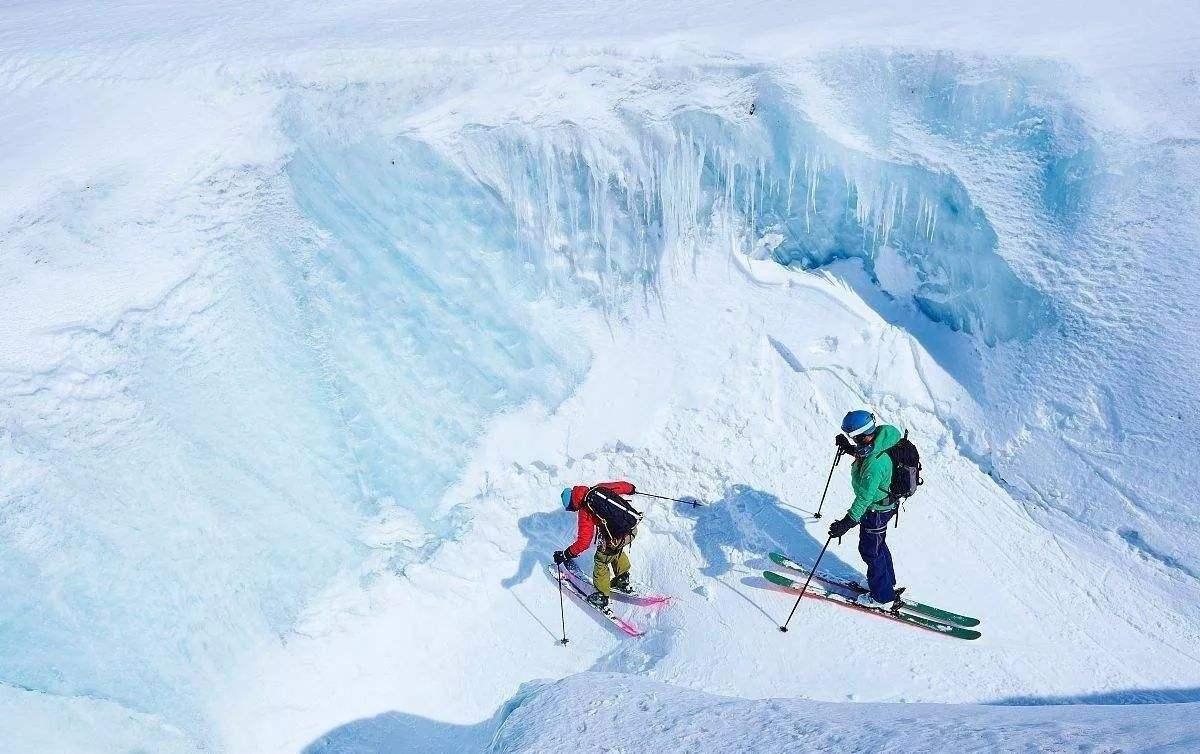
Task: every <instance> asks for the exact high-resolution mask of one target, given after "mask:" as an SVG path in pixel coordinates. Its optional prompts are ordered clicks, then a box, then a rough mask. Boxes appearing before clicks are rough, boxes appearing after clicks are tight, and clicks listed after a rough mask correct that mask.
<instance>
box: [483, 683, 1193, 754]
mask: <svg viewBox="0 0 1200 754" xmlns="http://www.w3.org/2000/svg"><path fill="white" fill-rule="evenodd" d="M1195 715H1196V705H1195V704H1152V705H1135V706H1123V707H1114V706H1097V705H1085V706H1084V705H1081V706H1073V707H1071V708H1063V707H1054V706H1048V707H1039V708H1035V709H1029V708H1013V707H983V706H978V705H945V704H920V705H913V704H877V705H872V706H871V710H870V714H869V718H870V719H869V720H864V719H863V717H864V715H863V714H862V710H861V709H856V707H855V705H850V704H829V703H819V702H805V701H797V700H792V699H769V700H762V701H746V700H740V699H730V698H727V697H719V696H712V695H710V694H704V693H701V692H697V691H686V690H683V689H679V688H676V687H673V686H668V685H666V684H662V683H655V682H652V681H647V680H644V679H638V678H633V677H632V676H628V675H621V676H616V675H612V674H603V673H584V674H580V675H576V676H572V677H570V678H567V679H565V680H563V681H560V682H558V683H555V684H543V685H537V684H530V687H529V688H525V689H522V692H521V693H520V694H519V695H518V696H517V697H516V698H515V699H514V700H513V706H512V708H510V709H508V710H506V713H505V716H504V719H503V723H502V724H501V726H500V728H499V730H498V732H497V734H496V737H495V740H494V741H492V743H491V748H490V749H489V751H492V752H494V753H495V754H501V753H505V754H507V753H508V752H513V753H514V754H515V753H516V752H528V753H532V752H555V751H563V750H564V749H569V750H571V751H585V752H600V751H612V750H613V748H614V747H613V744H612V742H616V741H621V740H623V739H625V738H627V737H628V735H629V731H630V730H636V731H638V740H639V746H641V747H643V750H645V751H678V752H701V751H721V752H730V754H733V753H734V752H737V753H738V754H750V753H751V752H783V751H870V752H881V753H882V752H901V753H903V754H922V753H924V752H945V751H953V752H962V753H963V754H968V753H970V752H979V753H980V754H985V753H990V752H995V751H1023V752H1042V751H1072V750H1074V751H1125V752H1135V751H1157V752H1163V754H1166V753H1167V752H1192V751H1195V750H1196V748H1197V747H1198V746H1200V736H1198V733H1197V731H1196V725H1195V722H1194V719H1195Z"/></svg>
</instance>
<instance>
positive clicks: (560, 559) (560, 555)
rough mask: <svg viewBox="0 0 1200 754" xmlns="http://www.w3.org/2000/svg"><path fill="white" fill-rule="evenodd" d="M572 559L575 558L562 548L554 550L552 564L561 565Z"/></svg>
mask: <svg viewBox="0 0 1200 754" xmlns="http://www.w3.org/2000/svg"><path fill="white" fill-rule="evenodd" d="M574 559H575V558H573V557H571V556H570V555H568V554H567V553H565V552H563V551H562V550H555V551H554V564H555V565H562V564H564V563H570V562H571V561H572V560H574Z"/></svg>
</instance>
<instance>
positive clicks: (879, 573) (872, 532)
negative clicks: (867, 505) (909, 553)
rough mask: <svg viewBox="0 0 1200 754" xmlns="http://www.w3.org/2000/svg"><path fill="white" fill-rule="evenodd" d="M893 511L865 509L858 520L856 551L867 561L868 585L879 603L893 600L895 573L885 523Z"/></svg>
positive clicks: (894, 597)
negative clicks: (866, 510)
mask: <svg viewBox="0 0 1200 754" xmlns="http://www.w3.org/2000/svg"><path fill="white" fill-rule="evenodd" d="M895 513H896V511H895V510H890V511H868V512H867V513H865V514H863V517H862V521H859V522H858V554H859V555H861V556H862V559H863V562H864V563H866V564H867V584H868V586H870V587H871V597H873V598H874V599H875V600H876V601H878V602H891V601H892V600H894V599H896V572H895V570H894V569H893V568H892V552H891V550H889V549H888V546H887V525H888V521H891V520H892V516H893V515H894V514H895Z"/></svg>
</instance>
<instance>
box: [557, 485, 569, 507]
mask: <svg viewBox="0 0 1200 754" xmlns="http://www.w3.org/2000/svg"><path fill="white" fill-rule="evenodd" d="M559 497H561V498H562V504H563V508H565V509H566V510H571V488H570V487H563V491H562V495H560V496H559Z"/></svg>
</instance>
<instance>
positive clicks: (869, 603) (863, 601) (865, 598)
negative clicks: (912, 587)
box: [854, 592, 892, 610]
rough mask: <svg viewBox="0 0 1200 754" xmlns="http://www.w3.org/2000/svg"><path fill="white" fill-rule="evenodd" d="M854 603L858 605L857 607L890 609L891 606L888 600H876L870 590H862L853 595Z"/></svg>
mask: <svg viewBox="0 0 1200 754" xmlns="http://www.w3.org/2000/svg"><path fill="white" fill-rule="evenodd" d="M854 604H856V605H858V606H859V607H869V608H871V609H872V610H890V609H891V607H892V603H890V602H878V601H876V599H875V598H874V597H872V596H871V593H870V592H863V593H862V594H860V595H858V596H857V597H855V598H854Z"/></svg>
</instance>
